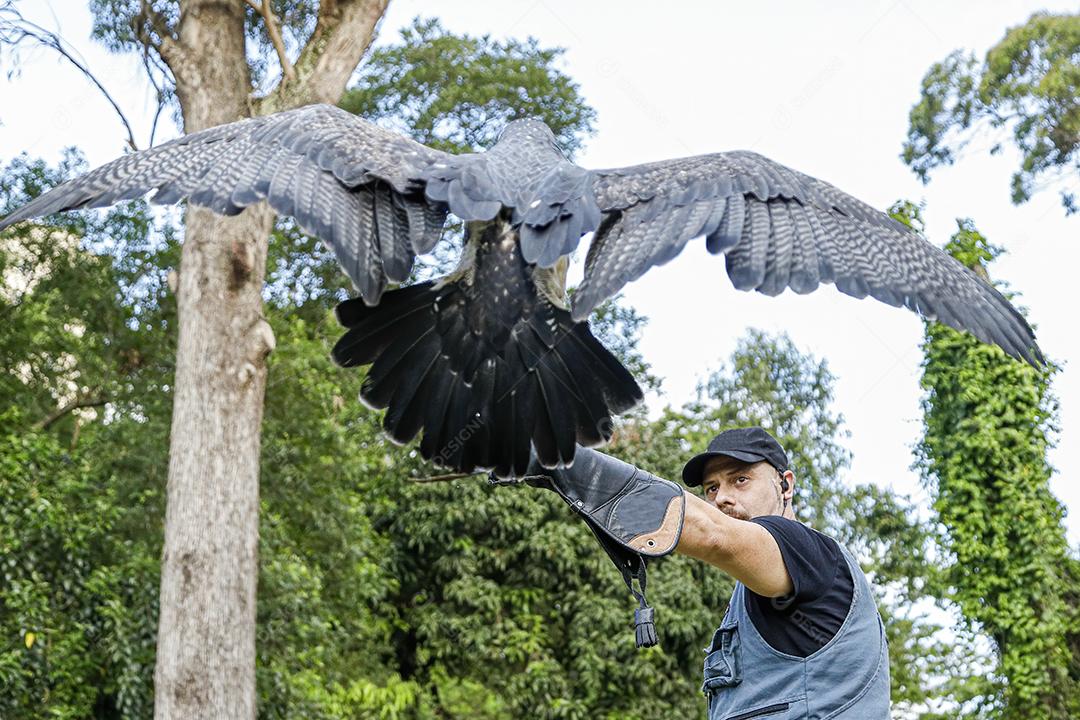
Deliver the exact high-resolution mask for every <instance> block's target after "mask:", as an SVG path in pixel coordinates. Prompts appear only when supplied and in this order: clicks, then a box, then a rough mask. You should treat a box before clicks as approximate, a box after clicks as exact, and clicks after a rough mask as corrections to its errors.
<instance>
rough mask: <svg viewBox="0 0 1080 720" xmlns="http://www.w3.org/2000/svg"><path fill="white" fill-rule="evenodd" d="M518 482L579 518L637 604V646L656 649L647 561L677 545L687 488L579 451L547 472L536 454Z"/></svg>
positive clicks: (579, 447)
mask: <svg viewBox="0 0 1080 720" xmlns="http://www.w3.org/2000/svg"><path fill="white" fill-rule="evenodd" d="M518 479H519V480H522V481H524V482H525V483H527V484H529V485H532V486H534V487H542V488H547V489H549V490H553V491H554V492H556V493H557V494H558V495H559V496H560V497H562V499H563V500H565V501H566V502H567V504H568V505H570V507H571V508H573V509H574V511H575V512H577V513H578V514H579V515H581V517H582V519H584V520H585V524H586V525H588V526H589V529H590V530H592V532H593V535H595V536H596V539H597V540H598V541H599V542H600V546H601V547H603V548H604V550H605V552H607V554H608V556H609V557H610V558H611V561H612V562H613V563H615V567H616V568H618V569H619V572H620V573H621V574H622V576H623V580H624V581H625V582H626V586H627V587H628V588H630V592H631V593H633V594H634V597H635V598H636V599H637V601H638V603H639V607H638V608H637V610H635V611H634V626H635V639H636V642H637V646H638V647H651V646H652V645H655V644H656V643H657V637H656V626H655V624H654V611H653V609H652V608H651V607H650V606H649V604H648V601H647V600H646V599H645V583H646V579H645V565H646V559H647V558H656V557H663V556H664V555H668V554H669V553H671V552H672V551H673V550H675V546H676V545H678V543H679V536H680V535H681V534H682V527H683V516H684V514H685V511H686V497H685V495H684V494H683V488H682V487H681V486H679V485H677V484H676V483H673V482H671V481H669V480H664V479H662V478H658V477H656V476H655V475H652V474H650V473H648V472H645V471H644V470H641V469H640V468H637V467H635V466H633V465H630V464H629V463H625V462H623V461H622V460H619V459H617V458H613V457H611V456H610V455H605V454H604V453H601V452H597V451H596V450H592V449H589V448H584V447H581V446H578V447H577V448H576V450H575V454H574V461H573V464H572V465H571V466H570V467H567V468H556V469H548V468H545V467H543V466H541V465H540V463H539V461H538V460H537V458H536V454H535V452H534V453H533V454H532V457H531V458H530V461H529V467H528V469H527V470H526V474H525V475H524V476H523V477H521V478H518ZM492 481H493V482H498V480H497V479H495V478H493V479H492ZM634 580H637V584H638V588H640V589H635V587H634Z"/></svg>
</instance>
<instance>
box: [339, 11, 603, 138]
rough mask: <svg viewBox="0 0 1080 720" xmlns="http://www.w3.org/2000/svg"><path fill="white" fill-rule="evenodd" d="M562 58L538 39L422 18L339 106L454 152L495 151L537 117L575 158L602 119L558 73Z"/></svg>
mask: <svg viewBox="0 0 1080 720" xmlns="http://www.w3.org/2000/svg"><path fill="white" fill-rule="evenodd" d="M562 53H563V51H562V50H561V49H558V48H542V47H540V44H539V42H538V41H537V40H535V39H533V38H529V39H527V40H525V41H519V40H506V41H503V42H499V41H496V40H492V39H491V38H490V37H489V36H487V35H484V36H482V37H479V38H477V37H472V36H470V35H455V34H453V33H450V32H448V31H447V30H445V29H444V28H443V27H442V26H441V25H440V24H439V21H438V20H435V19H427V20H424V19H420V18H417V19H416V20H414V21H413V24H412V25H411V26H410V27H407V28H405V29H404V30H402V31H401V42H400V43H399V44H397V45H391V46H388V47H382V48H377V49H375V50H374V51H372V53H371V54H370V55H369V56H368V59H367V61H366V62H365V63H364V65H363V66H362V67H361V69H360V76H359V78H358V82H357V84H356V86H355V87H354V88H353V89H351V90H350V91H348V92H347V93H346V94H345V97H344V98H342V101H341V103H340V104H341V107H343V108H345V109H346V110H349V111H350V112H354V113H356V114H357V115H360V116H361V117H365V118H368V119H370V120H385V121H387V122H389V123H390V124H391V125H393V127H394V128H395V129H397V130H399V131H400V132H403V133H406V134H409V135H411V136H412V137H413V139H415V140H417V141H419V142H422V143H424V144H426V145H430V146H432V147H436V148H439V149H441V150H447V151H450V152H469V151H476V150H479V149H482V148H485V147H490V146H491V145H493V144H494V143H495V141H496V140H497V139H498V133H499V132H500V131H501V130H502V128H503V126H505V125H506V123H507V122H509V121H511V120H514V119H518V118H525V117H538V118H540V119H541V120H543V121H544V122H546V123H547V124H548V125H549V126H550V127H551V129H552V130H553V131H554V132H555V136H556V137H557V138H558V140H559V142H560V143H561V144H562V145H563V147H565V148H566V149H567V150H569V151H571V152H573V151H574V150H576V149H577V148H578V147H580V145H581V141H582V138H583V136H584V135H586V134H589V133H591V132H592V124H593V120H594V118H595V117H596V113H595V111H593V109H592V108H590V107H589V106H588V105H587V104H586V103H585V102H584V100H583V99H582V98H581V96H580V94H579V92H578V86H577V84H576V83H575V82H573V81H572V80H571V79H570V78H569V77H568V76H567V75H566V74H565V73H563V72H562V71H560V70H559V69H558V67H557V62H558V60H559V57H560V56H561V55H562Z"/></svg>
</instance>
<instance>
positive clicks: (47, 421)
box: [34, 396, 109, 430]
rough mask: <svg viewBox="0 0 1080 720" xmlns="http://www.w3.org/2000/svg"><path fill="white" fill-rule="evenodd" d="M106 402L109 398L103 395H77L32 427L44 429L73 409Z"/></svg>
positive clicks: (96, 405)
mask: <svg viewBox="0 0 1080 720" xmlns="http://www.w3.org/2000/svg"><path fill="white" fill-rule="evenodd" d="M107 402H109V399H108V398H107V397H104V396H100V397H86V396H81V397H77V398H75V399H74V400H72V401H71V402H68V403H65V404H64V405H61V406H60V407H59V408H57V409H56V410H55V411H54V412H53V413H51V414H50V415H48V416H47V417H45V418H43V419H41V420H38V421H37V422H36V423H34V429H36V430H45V429H47V428H48V427H49V426H50V425H52V424H53V423H54V422H56V421H57V420H59V419H60V418H62V417H64V416H65V415H67V414H68V413H70V412H72V411H73V410H78V409H79V408H86V407H100V406H102V405H104V404H105V403H107Z"/></svg>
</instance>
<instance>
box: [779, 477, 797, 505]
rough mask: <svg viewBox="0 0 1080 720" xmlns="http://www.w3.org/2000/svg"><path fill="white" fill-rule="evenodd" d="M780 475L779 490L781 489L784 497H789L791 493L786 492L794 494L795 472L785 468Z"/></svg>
mask: <svg viewBox="0 0 1080 720" xmlns="http://www.w3.org/2000/svg"><path fill="white" fill-rule="evenodd" d="M780 477H781V480H780V490H781V491H783V493H784V498H785V499H787V498H790V497H791V495H789V494H788V493H791V494H792V495H793V494H794V488H795V473H793V472H791V471H790V470H785V471H784V474H783V475H781V476H780Z"/></svg>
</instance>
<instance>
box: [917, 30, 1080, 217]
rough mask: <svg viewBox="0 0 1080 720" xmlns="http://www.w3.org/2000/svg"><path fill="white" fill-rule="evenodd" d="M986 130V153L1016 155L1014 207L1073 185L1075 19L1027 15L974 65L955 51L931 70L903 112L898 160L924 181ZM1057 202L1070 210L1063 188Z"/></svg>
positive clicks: (1078, 79)
mask: <svg viewBox="0 0 1080 720" xmlns="http://www.w3.org/2000/svg"><path fill="white" fill-rule="evenodd" d="M987 130H989V131H990V132H992V133H995V134H996V137H995V140H994V143H993V145H992V146H991V147H990V152H991V153H996V152H998V151H1000V150H1001V148H1002V147H1003V145H1005V144H1006V143H1009V142H1011V143H1012V144H1013V145H1014V146H1015V147H1016V148H1017V149H1018V150H1019V151H1020V153H1021V154H1022V159H1021V162H1020V168H1019V169H1018V170H1017V171H1016V172H1015V173H1013V176H1012V199H1013V202H1014V203H1017V204H1020V203H1023V202H1025V201H1027V200H1028V199H1029V198H1030V197H1031V195H1032V194H1033V193H1034V192H1036V191H1038V190H1039V189H1041V188H1042V187H1045V186H1048V185H1050V186H1053V185H1057V186H1059V187H1061V186H1062V185H1063V184H1064V182H1063V181H1072V180H1074V179H1075V178H1076V173H1077V171H1078V170H1080V15H1077V14H1065V15H1054V14H1050V13H1045V12H1040V13H1035V14H1034V15H1032V16H1031V18H1030V19H1029V20H1028V21H1027V22H1026V23H1024V24H1023V25H1019V26H1017V27H1014V28H1011V29H1010V30H1009V31H1008V32H1006V33H1005V37H1003V38H1002V39H1001V40H1000V41H999V42H998V43H997V44H996V45H994V46H993V47H992V48H990V50H988V51H987V53H986V56H985V57H984V58H983V59H982V61H980V60H979V59H978V58H976V57H975V55H974V54H973V53H965V52H963V51H961V50H957V51H955V52H953V53H952V54H950V55H949V56H948V57H947V58H945V59H944V60H942V61H941V62H937V63H934V64H933V65H932V66H931V67H930V69H929V70H928V71H927V73H926V76H925V77H924V78H923V81H922V89H921V93H920V98H919V102H918V103H917V104H916V105H915V106H914V107H913V108H912V109H911V114H910V116H909V125H908V135H907V141H906V142H905V143H904V150H903V153H902V157H903V159H904V162H905V163H907V164H908V165H909V166H910V167H911V168H912V170H914V171H915V173H916V174H917V175H918V176H919V177H920V178H921V179H922V180H923V182H927V181H928V180H929V177H930V172H931V171H932V170H934V169H935V168H937V167H940V166H942V165H951V164H952V163H953V162H955V161H956V159H957V157H958V155H959V154H960V152H961V151H962V150H963V149H964V148H965V147H966V146H967V145H968V144H969V143H970V142H971V141H972V140H974V139H975V138H979V137H985V136H986V132H987ZM1006 132H1011V134H1012V137H1011V138H1008V137H1007V135H1006ZM1070 184H1071V183H1070ZM1061 200H1062V203H1063V204H1064V206H1065V209H1066V212H1067V213H1069V214H1071V213H1073V212H1076V210H1077V209H1078V207H1077V205H1076V196H1075V193H1073V192H1072V191H1070V190H1068V189H1067V187H1066V188H1063V189H1061Z"/></svg>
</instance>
